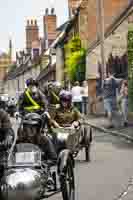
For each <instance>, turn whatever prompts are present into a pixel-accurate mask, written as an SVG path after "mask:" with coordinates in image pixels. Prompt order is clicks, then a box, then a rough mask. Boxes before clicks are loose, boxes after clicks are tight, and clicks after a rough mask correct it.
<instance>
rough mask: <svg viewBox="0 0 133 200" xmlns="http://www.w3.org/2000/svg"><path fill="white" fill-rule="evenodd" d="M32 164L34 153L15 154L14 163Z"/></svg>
mask: <svg viewBox="0 0 133 200" xmlns="http://www.w3.org/2000/svg"><path fill="white" fill-rule="evenodd" d="M34 162H35V153H34V152H21V153H16V163H34Z"/></svg>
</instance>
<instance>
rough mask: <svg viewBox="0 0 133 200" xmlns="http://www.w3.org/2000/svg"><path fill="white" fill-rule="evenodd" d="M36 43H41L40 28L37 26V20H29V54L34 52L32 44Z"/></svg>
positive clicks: (27, 36)
mask: <svg viewBox="0 0 133 200" xmlns="http://www.w3.org/2000/svg"><path fill="white" fill-rule="evenodd" d="M35 41H39V27H38V25H37V20H27V25H26V49H27V51H28V52H29V53H30V52H31V50H32V44H33V42H35Z"/></svg>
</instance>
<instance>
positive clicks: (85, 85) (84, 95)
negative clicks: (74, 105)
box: [82, 81, 88, 115]
mask: <svg viewBox="0 0 133 200" xmlns="http://www.w3.org/2000/svg"><path fill="white" fill-rule="evenodd" d="M82 112H83V113H84V114H85V115H87V113H88V83H87V81H83V87H82Z"/></svg>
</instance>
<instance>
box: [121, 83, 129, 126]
mask: <svg viewBox="0 0 133 200" xmlns="http://www.w3.org/2000/svg"><path fill="white" fill-rule="evenodd" d="M120 98H121V100H120V102H121V112H122V116H123V120H124V126H125V127H126V126H127V125H128V119H127V118H128V82H127V80H123V82H122V85H121V89H120Z"/></svg>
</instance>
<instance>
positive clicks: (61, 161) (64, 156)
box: [57, 149, 75, 175]
mask: <svg viewBox="0 0 133 200" xmlns="http://www.w3.org/2000/svg"><path fill="white" fill-rule="evenodd" d="M70 159H71V161H72V165H73V168H74V167H75V161H74V159H73V155H72V153H71V151H70V150H69V149H64V150H62V151H61V152H60V154H59V156H58V161H57V167H58V168H57V169H58V174H59V175H60V174H64V173H65V170H66V167H67V164H68V161H69V160H70Z"/></svg>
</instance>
